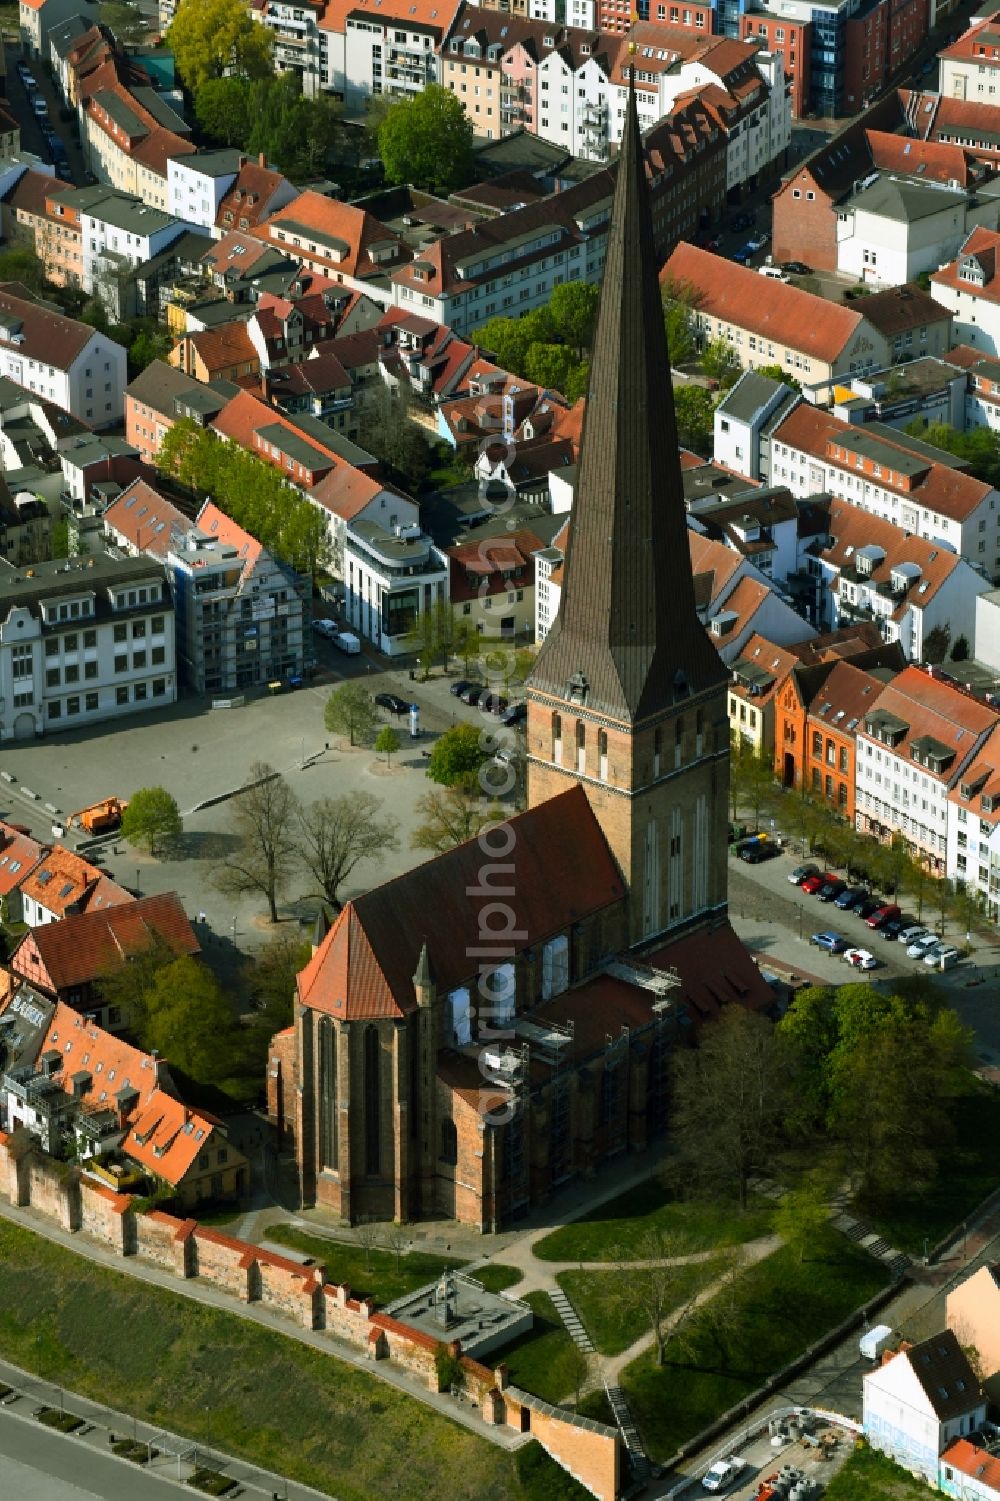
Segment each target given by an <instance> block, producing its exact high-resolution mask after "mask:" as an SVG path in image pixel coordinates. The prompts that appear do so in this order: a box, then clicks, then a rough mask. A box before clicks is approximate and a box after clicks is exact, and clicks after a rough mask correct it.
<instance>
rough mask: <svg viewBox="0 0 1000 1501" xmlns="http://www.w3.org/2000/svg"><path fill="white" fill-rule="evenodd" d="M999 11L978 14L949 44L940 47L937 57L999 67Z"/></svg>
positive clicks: (979, 65)
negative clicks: (966, 28) (989, 13)
mask: <svg viewBox="0 0 1000 1501" xmlns="http://www.w3.org/2000/svg"><path fill="white" fill-rule="evenodd" d="M998 24H1000V11H995V12H994V13H992V14H991V15H983V14H980V15H978V16H976V17H975V18H974V19H973V20H972V22H971V23H970V25H969V29H968V31H963V32H962V35H961V36H960V37H956V39H955V41H953V42H952V43H951V44H950V45H949V46H947V47H942V48H941V51H940V52H939V53H938V57H940V58H947V59H949V60H954V61H955V62H974V63H975V64H976V66H977V67H986V68H1000V40H998V38H997V27H998Z"/></svg>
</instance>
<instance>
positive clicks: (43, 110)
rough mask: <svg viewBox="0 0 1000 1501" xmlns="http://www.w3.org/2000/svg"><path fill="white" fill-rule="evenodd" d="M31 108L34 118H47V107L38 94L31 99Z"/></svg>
mask: <svg viewBox="0 0 1000 1501" xmlns="http://www.w3.org/2000/svg"><path fill="white" fill-rule="evenodd" d="M31 108H32V109H33V111H34V113H35V119H36V120H47V119H48V118H49V107H48V105H47V104H46V103H45V100H44V99H43V98H42V97H41V95H40V94H39V95H37V96H36V97H35V98H34V99H32V101H31Z"/></svg>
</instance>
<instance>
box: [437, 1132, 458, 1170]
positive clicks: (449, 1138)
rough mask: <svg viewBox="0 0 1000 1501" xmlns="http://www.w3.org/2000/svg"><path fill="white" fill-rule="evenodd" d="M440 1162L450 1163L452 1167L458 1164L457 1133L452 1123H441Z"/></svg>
mask: <svg viewBox="0 0 1000 1501" xmlns="http://www.w3.org/2000/svg"><path fill="white" fill-rule="evenodd" d="M441 1161H442V1162H450V1163H451V1165H452V1166H453V1167H454V1166H455V1164H456V1163H457V1162H458V1131H457V1130H456V1129H455V1122H454V1121H442V1122H441Z"/></svg>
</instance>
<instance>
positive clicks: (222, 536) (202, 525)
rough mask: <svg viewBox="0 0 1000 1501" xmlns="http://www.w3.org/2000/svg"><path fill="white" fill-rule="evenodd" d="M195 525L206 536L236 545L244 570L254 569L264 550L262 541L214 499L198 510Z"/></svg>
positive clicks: (248, 571) (247, 571)
mask: <svg viewBox="0 0 1000 1501" xmlns="http://www.w3.org/2000/svg"><path fill="white" fill-rule="evenodd" d="M195 525H196V526H197V527H198V529H199V530H200V531H203V532H204V533H205V535H206V536H208V537H214V539H215V540H216V541H217V542H225V543H227V544H228V545H229V546H230V547H235V549H236V551H237V553H238V555H239V557H240V559H241V560H242V562H243V572H244V573H251V572H252V571H253V568H254V565H255V564H256V563H257V562H258V560H259V558H260V555H261V553H262V552H263V551H264V548H263V545H262V543H260V542H258V541H257V538H256V537H251V535H250V533H249V532H247V531H244V530H243V528H242V527H241V526H238V525H237V524H236V522H235V521H234V520H233V518H232V517H231V516H227V515H226V513H225V511H222V510H220V509H219V507H218V506H217V505H216V504H215V501H214V500H206V502H205V504H204V505H203V506H202V508H201V510H200V511H199V512H198V516H197V520H196V522H195Z"/></svg>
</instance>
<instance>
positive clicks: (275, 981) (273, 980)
mask: <svg viewBox="0 0 1000 1501" xmlns="http://www.w3.org/2000/svg"><path fill="white" fill-rule="evenodd" d="M311 954H312V946H311V944H309V943H308V942H307V941H306V940H305V939H303V938H300V937H299V935H298V934H297V933H281V934H279V935H278V937H277V938H272V939H271V942H270V943H267V944H265V945H264V947H263V948H262V949H259V950H258V952H257V953H256V955H255V956H254V958H253V959H252V960H251V961H250V962H249V963H248V964H247V965H245V966H244V969H243V971H242V975H241V980H242V989H243V991H244V993H245V994H246V996H247V997H248V999H249V1001H250V1004H251V1005H252V1006H253V1008H254V1012H253V1024H254V1026H256V1027H259V1028H260V1029H261V1031H262V1032H263V1033H264V1034H265V1036H267V1037H272V1036H273V1035H274V1033H275V1032H281V1031H283V1029H284V1028H285V1027H290V1026H291V1024H292V1008H293V1004H294V1000H295V977H296V975H297V974H298V973H299V971H300V970H303V969H305V967H306V965H307V964H308V963H309V958H310V955H311Z"/></svg>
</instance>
